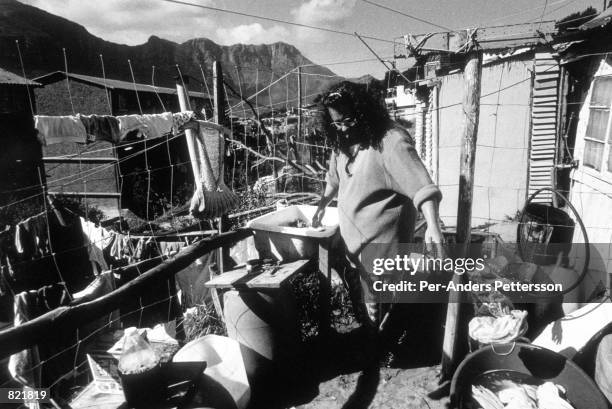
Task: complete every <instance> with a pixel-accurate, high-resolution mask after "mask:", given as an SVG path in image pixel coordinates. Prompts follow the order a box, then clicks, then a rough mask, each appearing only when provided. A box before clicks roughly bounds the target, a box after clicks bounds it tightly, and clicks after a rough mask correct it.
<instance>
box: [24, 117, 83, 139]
mask: <svg viewBox="0 0 612 409" xmlns="http://www.w3.org/2000/svg"><path fill="white" fill-rule="evenodd" d="M34 127H35V128H36V130H37V131H38V137H39V139H40V141H41V143H42V144H43V145H45V146H46V145H53V144H55V143H61V142H73V143H86V142H87V132H86V131H85V126H84V125H83V122H81V120H80V119H79V118H78V117H76V116H44V115H36V116H34Z"/></svg>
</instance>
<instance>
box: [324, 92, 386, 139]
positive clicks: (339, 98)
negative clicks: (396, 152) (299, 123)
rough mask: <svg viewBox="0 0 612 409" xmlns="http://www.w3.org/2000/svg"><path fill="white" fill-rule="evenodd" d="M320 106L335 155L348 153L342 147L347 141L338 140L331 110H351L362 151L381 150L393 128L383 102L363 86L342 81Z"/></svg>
mask: <svg viewBox="0 0 612 409" xmlns="http://www.w3.org/2000/svg"><path fill="white" fill-rule="evenodd" d="M317 102H318V103H319V105H320V106H321V109H320V111H321V115H322V116H323V118H322V119H323V127H324V128H325V132H326V134H327V136H328V138H329V139H330V142H331V144H332V147H333V148H334V150H335V151H337V150H338V149H340V150H342V151H345V149H346V148H347V147H346V146H343V142H344V140H343V139H342V138H339V137H338V132H337V130H336V128H335V127H334V126H333V125H332V119H331V117H330V115H329V111H328V110H327V109H328V108H335V109H338V108H339V109H347V108H348V109H350V110H352V112H353V113H354V115H355V120H356V126H357V128H358V129H359V132H358V140H357V142H358V143H359V144H360V147H361V149H367V148H369V147H374V148H379V147H380V141H381V140H382V138H383V137H384V136H385V132H386V131H387V130H389V128H390V127H391V126H392V122H391V120H390V119H389V114H388V113H387V110H386V108H385V106H384V105H383V103H382V101H378V100H377V99H376V98H375V97H374V96H373V95H372V94H371V93H369V92H368V89H367V87H366V85H364V84H356V83H354V82H350V81H342V82H341V83H339V84H336V85H333V86H331V87H330V88H329V89H328V90H327V91H326V92H325V93H324V94H323V95H322V96H321V97H319V98H318V100H317ZM353 142H354V141H353Z"/></svg>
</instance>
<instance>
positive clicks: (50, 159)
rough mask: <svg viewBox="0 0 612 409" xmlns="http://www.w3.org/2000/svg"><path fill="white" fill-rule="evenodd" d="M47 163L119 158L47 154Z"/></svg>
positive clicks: (96, 161)
mask: <svg viewBox="0 0 612 409" xmlns="http://www.w3.org/2000/svg"><path fill="white" fill-rule="evenodd" d="M43 162H45V163H113V162H117V158H115V157H112V156H103V157H93V156H71V157H65V156H45V157H44V158H43Z"/></svg>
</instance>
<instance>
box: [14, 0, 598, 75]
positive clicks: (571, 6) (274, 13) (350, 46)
mask: <svg viewBox="0 0 612 409" xmlns="http://www.w3.org/2000/svg"><path fill="white" fill-rule="evenodd" d="M20 1H21V2H23V3H26V4H30V5H33V6H35V7H38V8H41V9H43V10H46V11H48V12H50V13H52V14H56V15H60V16H62V17H65V18H67V19H69V20H72V21H74V22H76V23H79V24H81V25H83V26H84V27H85V28H86V29H87V30H88V31H89V32H91V33H92V34H94V35H96V36H98V37H101V38H103V39H105V40H108V41H113V42H117V43H121V44H128V45H137V44H141V43H144V42H146V41H147V39H148V38H149V37H150V36H151V35H156V36H158V37H162V38H166V39H168V40H172V41H176V42H179V43H180V42H183V41H186V40H188V39H191V38H196V37H206V38H209V39H211V40H213V41H214V42H216V43H218V44H222V45H231V44H236V43H244V44H262V43H264V44H268V43H273V42H277V41H283V42H286V43H289V44H292V45H294V46H295V47H297V48H298V49H299V50H300V51H301V52H302V54H304V55H305V56H306V57H307V58H308V59H310V60H311V61H313V62H314V63H317V64H321V65H327V66H328V68H330V69H331V70H332V71H334V72H335V73H337V74H339V75H342V76H345V77H352V78H353V77H359V76H362V75H365V74H370V75H373V76H375V77H377V78H382V77H383V75H384V73H385V71H386V69H385V68H384V66H383V65H382V64H381V62H380V61H378V60H377V59H376V58H375V57H374V55H373V54H372V52H371V51H369V50H368V49H367V48H366V46H365V45H364V44H363V43H362V42H361V41H359V39H357V38H356V37H355V36H353V35H341V34H337V33H331V32H325V31H320V30H313V29H309V28H304V27H297V26H292V25H288V24H283V23H281V22H273V21H266V20H262V19H257V18H253V17H246V16H240V15H236V14H231V13H224V12H219V11H211V10H204V9H201V8H197V7H192V6H187V5H182V4H174V3H169V2H166V1H163V0H20ZM185 1H186V2H190V3H195V4H200V5H206V6H212V7H216V8H221V9H225V10H231V11H233V12H241V13H247V14H253V15H257V16H265V17H269V18H272V19H277V20H284V21H291V22H295V23H299V24H305V25H312V26H317V27H324V28H328V29H332V30H338V31H344V32H347V33H349V34H350V33H354V32H357V33H358V34H360V35H362V36H370V37H376V38H378V39H380V40H386V41H380V40H373V39H365V41H366V42H367V43H368V45H369V46H370V47H372V48H373V49H374V51H375V52H376V53H377V54H378V55H379V56H381V57H383V58H384V59H392V58H393V56H394V48H395V50H396V51H395V53H398V54H399V53H400V52H401V53H404V52H405V51H404V50H403V48H402V46H401V36H403V35H404V34H408V33H411V34H422V33H428V32H438V31H443V30H441V29H440V27H436V26H434V25H430V24H427V23H424V22H421V21H418V20H415V19H413V18H410V17H408V16H406V15H402V14H400V13H397V12H393V11H390V10H386V9H383V8H381V7H377V6H375V5H372V4H369V3H368V1H372V2H374V3H378V4H380V5H383V6H386V7H389V8H392V9H395V10H397V11H400V12H401V13H403V14H408V15H411V16H414V17H417V18H419V19H422V20H427V21H429V22H431V23H434V24H436V25H437V26H442V27H446V28H449V29H453V30H457V29H463V28H473V27H487V26H497V25H503V24H512V23H520V22H528V21H536V22H538V21H540V20H541V19H543V20H544V21H546V20H554V19H558V18H562V17H564V16H566V15H568V14H570V13H572V12H575V11H581V10H583V9H585V8H586V7H588V6H593V7H595V8H596V9H597V10H601V9H602V6H603V1H604V0H513V1H506V0H428V1H424V0H185ZM394 39H395V40H397V41H398V43H397V46H394V44H393V43H392V41H393V40H394ZM363 60H368V61H363ZM396 63H397V67H398V68H399V69H405V68H407V67H408V64H409V63H408V61H407V60H405V59H398V60H397V61H396ZM328 64H329V65H328Z"/></svg>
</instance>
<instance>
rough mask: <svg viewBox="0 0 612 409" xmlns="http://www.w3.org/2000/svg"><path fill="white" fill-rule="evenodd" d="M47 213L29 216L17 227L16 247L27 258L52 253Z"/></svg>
mask: <svg viewBox="0 0 612 409" xmlns="http://www.w3.org/2000/svg"><path fill="white" fill-rule="evenodd" d="M47 232H48V230H47V219H46V217H45V213H41V214H37V215H36V216H32V217H28V218H27V219H25V220H23V221H21V222H19V223H18V224H17V226H16V227H15V249H16V250H17V252H18V253H19V254H22V255H23V257H24V258H25V259H32V258H40V257H43V256H45V255H47V254H49V253H50V249H49V237H48V234H47Z"/></svg>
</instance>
